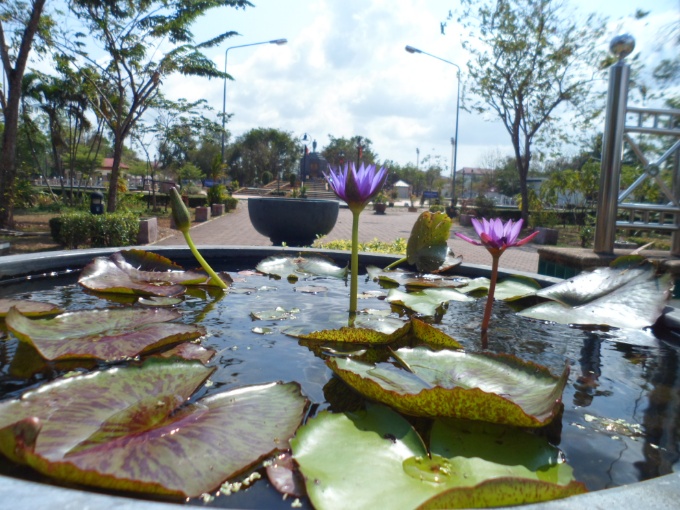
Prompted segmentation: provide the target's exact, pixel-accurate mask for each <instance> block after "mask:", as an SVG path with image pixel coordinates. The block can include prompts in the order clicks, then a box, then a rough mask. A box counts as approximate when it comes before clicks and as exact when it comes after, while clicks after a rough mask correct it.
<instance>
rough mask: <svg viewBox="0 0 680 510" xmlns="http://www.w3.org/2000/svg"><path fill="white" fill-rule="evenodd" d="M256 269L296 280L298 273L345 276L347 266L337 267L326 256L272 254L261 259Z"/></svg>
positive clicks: (333, 276) (335, 276)
mask: <svg viewBox="0 0 680 510" xmlns="http://www.w3.org/2000/svg"><path fill="white" fill-rule="evenodd" d="M256 269H257V270H258V271H260V272H261V273H264V274H268V275H271V276H275V277H277V278H288V279H293V280H297V279H298V277H299V275H300V274H307V275H314V276H326V277H331V278H340V279H342V278H345V277H346V276H347V267H339V266H336V265H335V264H333V262H332V261H331V260H330V259H328V258H327V257H322V256H321V255H308V256H305V257H302V256H300V257H291V256H288V255H272V256H271V257H267V258H266V259H264V260H263V261H261V262H260V263H259V264H258V265H257V267H256Z"/></svg>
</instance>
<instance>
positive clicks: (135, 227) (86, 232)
mask: <svg viewBox="0 0 680 510" xmlns="http://www.w3.org/2000/svg"><path fill="white" fill-rule="evenodd" d="M50 233H51V234H52V238H53V239H54V240H55V241H56V242H58V243H59V244H61V245H62V246H64V247H66V248H69V249H75V248H78V246H83V245H86V244H89V245H90V246H92V247H95V248H104V247H115V246H130V245H133V244H136V243H137V234H138V233H139V218H137V216H136V215H135V214H132V213H126V212H122V213H112V214H99V215H94V214H90V213H89V212H74V213H66V214H62V215H61V216H59V217H56V218H52V219H50Z"/></svg>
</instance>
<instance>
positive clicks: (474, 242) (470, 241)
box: [454, 232, 482, 246]
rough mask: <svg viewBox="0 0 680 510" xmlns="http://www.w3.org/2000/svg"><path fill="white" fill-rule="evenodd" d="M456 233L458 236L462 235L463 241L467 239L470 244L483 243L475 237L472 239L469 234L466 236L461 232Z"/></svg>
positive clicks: (479, 244)
mask: <svg viewBox="0 0 680 510" xmlns="http://www.w3.org/2000/svg"><path fill="white" fill-rule="evenodd" d="M454 234H456V236H458V237H460V238H461V239H462V240H463V241H467V242H468V243H470V244H476V245H477V246H481V245H482V243H480V242H479V241H475V240H474V239H470V238H469V237H468V236H466V235H465V234H461V233H460V232H454Z"/></svg>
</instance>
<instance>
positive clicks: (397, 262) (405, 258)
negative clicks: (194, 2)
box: [383, 257, 408, 271]
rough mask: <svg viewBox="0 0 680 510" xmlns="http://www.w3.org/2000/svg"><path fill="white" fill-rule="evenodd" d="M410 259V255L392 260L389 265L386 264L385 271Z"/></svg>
mask: <svg viewBox="0 0 680 510" xmlns="http://www.w3.org/2000/svg"><path fill="white" fill-rule="evenodd" d="M407 261H408V257H404V258H403V259H399V260H395V261H394V262H392V263H391V264H390V265H389V266H386V267H385V269H384V270H383V271H388V270H390V269H392V268H393V267H397V266H398V265H399V264H403V263H404V262H407Z"/></svg>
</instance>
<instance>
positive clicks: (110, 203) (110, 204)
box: [106, 136, 123, 213]
mask: <svg viewBox="0 0 680 510" xmlns="http://www.w3.org/2000/svg"><path fill="white" fill-rule="evenodd" d="M122 138H123V137H122V136H114V140H115V144H114V146H113V163H112V165H111V177H110V179H109V195H108V198H107V201H106V212H110V213H114V212H116V206H117V201H118V176H119V175H120V162H121V159H122V158H123V140H122Z"/></svg>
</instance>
